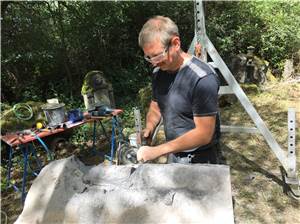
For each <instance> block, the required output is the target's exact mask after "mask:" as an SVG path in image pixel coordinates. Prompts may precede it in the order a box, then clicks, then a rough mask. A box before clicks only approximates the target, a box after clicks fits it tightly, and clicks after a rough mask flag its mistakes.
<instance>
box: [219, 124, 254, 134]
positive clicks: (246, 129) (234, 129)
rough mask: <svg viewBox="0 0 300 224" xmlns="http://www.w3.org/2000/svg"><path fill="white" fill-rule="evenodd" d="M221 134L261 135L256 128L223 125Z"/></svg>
mask: <svg viewBox="0 0 300 224" xmlns="http://www.w3.org/2000/svg"><path fill="white" fill-rule="evenodd" d="M221 132H233V133H240V132H243V133H255V134H256V133H259V130H258V129H257V128H256V127H243V126H228V125H221Z"/></svg>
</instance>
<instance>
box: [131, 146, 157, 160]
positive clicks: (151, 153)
mask: <svg viewBox="0 0 300 224" xmlns="http://www.w3.org/2000/svg"><path fill="white" fill-rule="evenodd" d="M159 156H160V155H157V150H156V149H155V147H150V146H142V147H140V149H139V150H138V151H137V154H136V157H137V160H138V161H142V162H147V161H149V160H154V159H156V158H157V157H159Z"/></svg>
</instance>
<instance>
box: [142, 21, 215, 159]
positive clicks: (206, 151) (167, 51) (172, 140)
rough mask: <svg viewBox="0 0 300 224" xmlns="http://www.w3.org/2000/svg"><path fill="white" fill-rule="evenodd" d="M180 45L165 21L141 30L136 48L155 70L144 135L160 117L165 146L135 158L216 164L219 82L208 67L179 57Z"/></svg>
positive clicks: (186, 56)
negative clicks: (162, 157)
mask: <svg viewBox="0 0 300 224" xmlns="http://www.w3.org/2000/svg"><path fill="white" fill-rule="evenodd" d="M180 44H181V42H180V37H179V32H178V27H177V25H176V24H175V23H174V22H173V21H172V20H171V19H170V18H168V17H163V16H155V17H153V18H151V19H149V20H148V21H147V22H146V23H145V24H144V26H143V28H142V30H141V31H140V34H139V45H140V47H141V48H142V49H143V51H144V55H145V56H144V57H145V59H146V60H147V61H148V62H150V63H151V64H152V65H153V66H154V67H155V69H154V71H153V81H152V92H153V93H152V95H153V96H152V101H151V103H150V108H149V111H148V114H147V117H146V128H145V129H144V131H143V135H144V137H145V138H149V137H151V135H152V134H153V131H154V129H155V127H156V125H157V124H158V123H159V121H160V119H161V118H162V119H163V124H164V129H165V134H166V140H167V142H166V143H164V144H161V145H158V146H154V147H150V146H142V147H141V148H140V149H139V150H138V152H137V159H138V160H139V161H144V162H145V161H149V160H153V159H155V158H157V157H159V156H161V155H174V156H173V157H172V158H173V162H184V163H186V162H189V163H190V162H192V163H197V162H198V163H199V162H200V163H217V159H216V157H217V155H216V154H217V153H216V150H215V147H214V146H215V144H216V143H217V140H218V138H219V119H218V103H217V101H218V89H219V81H218V78H217V75H216V74H215V72H214V70H213V69H212V68H211V67H210V66H209V65H208V64H206V63H204V62H202V61H200V60H199V59H198V58H196V57H193V56H191V55H189V54H187V53H185V52H183V51H182V49H181V46H180ZM169 158H170V157H169Z"/></svg>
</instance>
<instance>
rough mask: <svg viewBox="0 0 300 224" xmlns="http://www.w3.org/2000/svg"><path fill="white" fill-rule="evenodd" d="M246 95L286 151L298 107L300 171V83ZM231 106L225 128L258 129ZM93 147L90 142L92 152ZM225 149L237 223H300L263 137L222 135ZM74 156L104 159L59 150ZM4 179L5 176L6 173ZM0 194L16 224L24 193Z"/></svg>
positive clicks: (299, 211) (298, 204)
mask: <svg viewBox="0 0 300 224" xmlns="http://www.w3.org/2000/svg"><path fill="white" fill-rule="evenodd" d="M247 95H248V97H249V99H250V101H251V102H252V103H253V105H254V106H255V108H256V109H257V111H258V113H259V114H260V116H261V117H262V119H263V120H264V121H265V123H266V125H267V126H268V127H269V129H270V131H271V133H272V134H273V135H274V137H275V139H276V140H277V141H278V143H279V144H280V146H281V147H282V148H283V149H284V150H287V110H288V108H289V107H294V108H296V111H297V114H296V116H297V124H298V129H296V130H297V132H296V139H298V141H297V142H296V150H297V161H298V163H297V167H298V173H299V171H300V169H299V165H300V155H299V153H300V146H299V139H300V130H299V124H300V101H299V99H300V83H299V82H298V83H295V82H292V83H289V82H279V83H271V84H269V85H266V86H264V89H263V90H262V91H261V92H260V93H259V94H247ZM230 102H231V103H232V104H231V105H230V106H227V107H224V108H221V120H222V124H226V125H229V124H234V125H241V126H245V125H246V126H254V124H253V123H252V121H251V119H250V117H249V116H248V115H247V113H246V112H245V111H244V109H243V107H242V106H241V105H240V104H239V103H238V102H234V101H232V100H231V101H230ZM90 144H91V143H88V144H87V147H86V148H87V149H88V147H89V146H90ZM98 144H100V143H98ZM221 148H222V151H223V153H224V156H225V158H226V161H227V164H228V165H230V169H231V184H232V197H233V202H234V216H235V223H239V224H247V223H268V224H271V223H272V224H273V223H288V224H290V223H293V224H294V223H295V224H296V223H300V201H297V200H295V199H293V198H291V197H289V196H288V195H287V193H286V191H287V190H286V186H285V184H284V182H283V179H282V172H281V169H280V167H281V164H280V162H279V160H278V159H277V158H276V156H275V155H274V153H273V152H272V151H271V149H270V148H269V146H268V145H267V143H266V141H265V140H264V138H263V137H262V136H261V135H259V134H243V133H238V134H236V133H223V135H222V141H221ZM72 154H77V155H79V156H80V157H81V158H82V160H84V162H85V163H89V164H94V163H99V162H102V161H103V155H104V151H103V152H102V153H101V155H100V156H91V154H90V153H89V151H88V150H83V151H82V150H81V149H79V148H78V147H77V146H75V145H72V144H68V145H63V147H62V148H61V150H60V151H59V152H57V157H58V158H65V157H67V156H69V155H72ZM1 175H5V172H2V171H1ZM298 176H299V175H298ZM15 178H16V179H18V178H19V179H20V174H16V176H15ZM1 194H2V197H1V223H6V221H7V223H13V222H14V221H15V220H16V218H17V217H18V215H19V214H20V213H21V210H22V205H21V203H20V194H18V193H16V192H14V191H13V190H12V188H10V189H8V190H6V191H3V192H2V193H1ZM6 218H7V220H6Z"/></svg>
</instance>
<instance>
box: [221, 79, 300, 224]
mask: <svg viewBox="0 0 300 224" xmlns="http://www.w3.org/2000/svg"><path fill="white" fill-rule="evenodd" d="M265 88H266V90H264V91H262V92H261V93H260V94H256V95H251V94H250V95H248V97H249V99H250V101H251V102H252V104H253V105H254V107H255V108H256V110H257V112H258V113H259V114H260V116H261V118H262V119H263V120H264V122H265V123H266V125H267V127H268V128H269V130H270V131H271V133H272V134H273V136H274V138H275V139H276V140H277V142H278V143H279V144H280V146H281V147H282V149H283V150H287V136H288V133H287V111H288V108H289V107H294V108H296V111H297V113H296V120H297V123H298V124H299V123H300V102H299V99H300V84H299V83H296V84H292V83H290V84H287V83H276V84H275V85H274V84H272V86H265ZM221 120H222V123H223V124H235V125H245V124H246V125H247V126H249V125H250V126H254V123H253V122H252V120H251V118H250V117H249V116H248V115H247V113H246V112H245V111H244V109H243V107H242V106H241V105H240V103H239V102H235V103H233V104H232V105H231V106H230V107H225V108H222V110H221ZM299 138H300V132H299V129H298V130H297V132H296V139H299ZM296 146H297V144H296ZM222 149H223V152H224V154H225V157H226V158H227V163H228V165H230V168H231V184H232V194H233V198H234V216H235V221H236V223H243V224H244V223H300V212H299V208H300V207H299V206H300V204H299V201H297V200H295V199H293V198H291V197H289V196H288V195H287V194H286V186H285V184H284V182H283V181H282V174H281V170H280V166H281V164H280V162H279V160H278V159H277V158H276V156H275V155H274V153H273V152H272V150H271V149H270V148H269V146H268V144H267V143H266V141H265V140H264V138H263V137H262V136H261V135H255V134H245V133H239V134H233V133H225V134H223V136H222ZM296 150H297V162H298V163H297V167H298V173H299V171H300V169H299V161H300V156H299V142H298V146H297V148H296Z"/></svg>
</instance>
